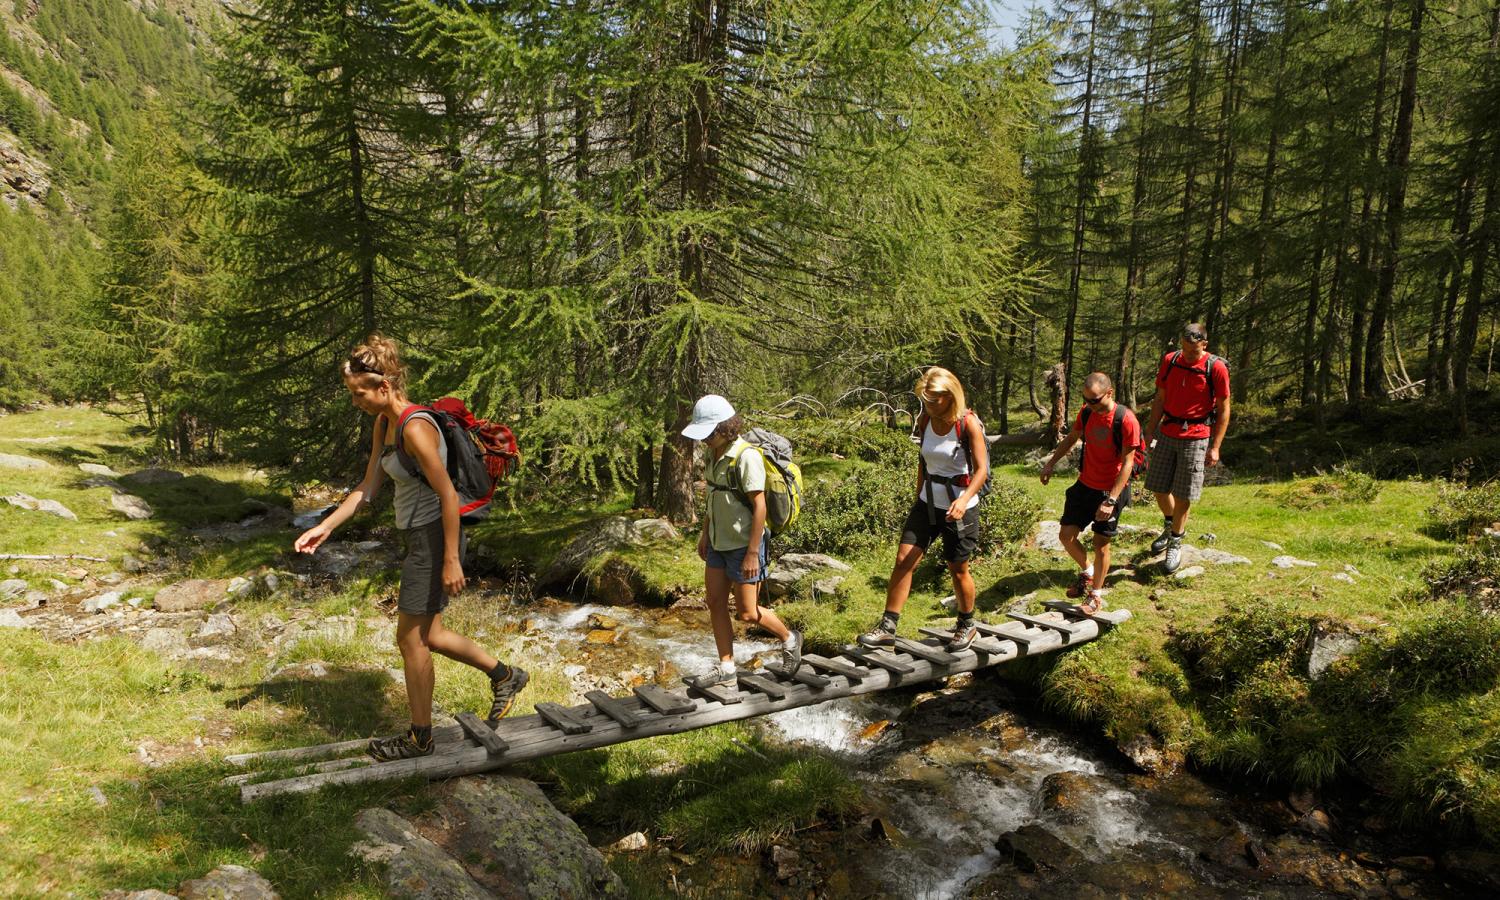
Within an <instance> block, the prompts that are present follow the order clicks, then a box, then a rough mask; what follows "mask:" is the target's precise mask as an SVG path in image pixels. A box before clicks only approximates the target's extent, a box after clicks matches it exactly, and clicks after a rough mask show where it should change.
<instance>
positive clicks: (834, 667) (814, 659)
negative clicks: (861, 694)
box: [802, 653, 870, 681]
mask: <svg viewBox="0 0 1500 900" xmlns="http://www.w3.org/2000/svg"><path fill="white" fill-rule="evenodd" d="M802 664H803V665H805V666H812V667H813V668H815V669H822V670H823V671H824V672H832V673H833V674H835V675H842V676H844V677H845V678H847V679H849V680H850V681H864V680H865V679H866V678H869V677H870V670H869V669H866V668H864V667H863V666H856V665H854V664H853V663H850V662H848V661H847V660H846V659H844V658H842V657H840V658H836V659H827V658H825V657H822V656H819V655H818V654H816V653H804V654H802Z"/></svg>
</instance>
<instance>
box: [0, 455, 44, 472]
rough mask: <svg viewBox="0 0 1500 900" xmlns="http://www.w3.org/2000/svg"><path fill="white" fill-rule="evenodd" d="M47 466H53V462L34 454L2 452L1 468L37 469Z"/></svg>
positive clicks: (0, 456)
mask: <svg viewBox="0 0 1500 900" xmlns="http://www.w3.org/2000/svg"><path fill="white" fill-rule="evenodd" d="M47 468H51V463H49V462H47V461H46V460H44V459H37V458H36V457H34V456H17V455H15V454H14V453H0V469H20V470H21V471H35V470H37V469H47Z"/></svg>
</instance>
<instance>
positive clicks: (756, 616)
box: [734, 584, 792, 641]
mask: <svg viewBox="0 0 1500 900" xmlns="http://www.w3.org/2000/svg"><path fill="white" fill-rule="evenodd" d="M759 588H760V585H759V584H735V585H734V604H735V606H736V607H737V608H738V609H739V613H740V621H741V622H745V623H747V624H750V625H759V626H760V627H762V628H764V629H765V630H767V631H769V632H771V633H772V634H774V635H776V638H777V639H778V640H781V641H785V640H786V639H787V638H788V637H791V634H792V632H791V629H789V628H787V627H786V625H785V624H784V623H783V622H782V621H781V617H780V616H778V615H776V613H774V612H772V611H771V610H769V609H767V608H766V607H764V606H761V605H759V604H757V603H756V602H755V597H756V595H757V594H758V593H760V591H759Z"/></svg>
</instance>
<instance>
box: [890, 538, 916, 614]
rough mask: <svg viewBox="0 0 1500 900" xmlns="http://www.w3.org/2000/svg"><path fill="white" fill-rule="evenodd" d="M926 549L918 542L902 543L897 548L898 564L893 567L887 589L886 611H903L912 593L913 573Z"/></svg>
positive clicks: (897, 612)
mask: <svg viewBox="0 0 1500 900" xmlns="http://www.w3.org/2000/svg"><path fill="white" fill-rule="evenodd" d="M924 554H925V551H923V550H922V548H921V547H918V546H917V545H916V544H902V545H901V546H900V547H897V548H896V565H895V566H894V567H893V568H892V569H891V583H890V585H889V586H888V587H886V589H885V611H886V612H893V613H896V614H898V615H899V614H900V613H901V607H903V606H905V605H906V598H907V596H908V595H910V594H911V577H912V573H913V572H915V571H916V570H917V564H918V563H920V562H921V561H922V557H923V555H924Z"/></svg>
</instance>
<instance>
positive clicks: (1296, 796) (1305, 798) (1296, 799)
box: [1286, 791, 1318, 816]
mask: <svg viewBox="0 0 1500 900" xmlns="http://www.w3.org/2000/svg"><path fill="white" fill-rule="evenodd" d="M1286 805H1287V806H1290V807H1291V808H1292V811H1293V812H1295V813H1296V814H1297V815H1299V816H1305V815H1307V814H1308V813H1310V812H1312V811H1313V810H1315V809H1317V808H1318V797H1317V795H1316V794H1314V793H1313V792H1312V791H1293V792H1292V793H1291V794H1289V795H1287V798H1286Z"/></svg>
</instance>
